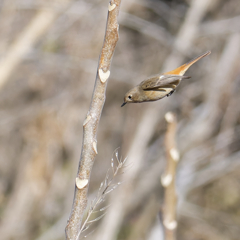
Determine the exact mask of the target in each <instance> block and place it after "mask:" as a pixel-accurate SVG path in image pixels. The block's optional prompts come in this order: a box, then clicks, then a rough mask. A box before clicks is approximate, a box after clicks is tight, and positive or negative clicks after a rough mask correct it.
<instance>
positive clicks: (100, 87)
mask: <svg viewBox="0 0 240 240" xmlns="http://www.w3.org/2000/svg"><path fill="white" fill-rule="evenodd" d="M120 3H121V0H111V1H110V3H109V6H108V18H107V26H106V32H105V39H104V43H103V48H102V52H101V55H100V60H99V65H98V69H97V76H96V81H95V87H94V91H93V96H92V102H91V105H90V109H89V112H88V114H87V117H86V119H85V121H84V123H83V144H82V153H81V157H80V162H79V167H78V173H77V178H76V186H75V194H74V199H73V205H72V211H71V214H70V218H69V220H68V223H67V226H66V239H77V238H78V232H79V231H80V226H81V222H82V218H83V214H84V211H85V209H86V207H87V192H88V183H89V178H90V174H91V170H92V166H93V163H94V160H95V156H96V155H97V128H98V123H99V120H100V117H101V113H102V108H103V105H104V102H105V91H106V87H107V80H108V78H109V76H110V65H111V61H112V56H113V53H114V50H115V47H116V44H117V41H118V27H119V25H118V22H117V16H118V12H119V8H120Z"/></svg>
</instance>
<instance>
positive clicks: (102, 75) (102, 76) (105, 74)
mask: <svg viewBox="0 0 240 240" xmlns="http://www.w3.org/2000/svg"><path fill="white" fill-rule="evenodd" d="M98 75H99V78H100V80H101V82H102V83H105V82H106V81H107V80H108V78H109V76H110V71H109V70H108V71H107V72H104V71H103V70H102V68H100V69H99V70H98Z"/></svg>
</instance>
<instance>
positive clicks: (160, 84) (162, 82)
mask: <svg viewBox="0 0 240 240" xmlns="http://www.w3.org/2000/svg"><path fill="white" fill-rule="evenodd" d="M187 78H190V77H188V76H181V75H175V74H168V75H161V76H159V75H158V76H154V77H151V78H149V79H147V80H144V81H142V82H141V83H140V86H141V87H142V89H143V90H150V89H156V88H172V87H173V85H175V86H174V87H173V88H174V89H175V88H176V86H177V85H178V84H179V82H180V81H181V80H182V79H187Z"/></svg>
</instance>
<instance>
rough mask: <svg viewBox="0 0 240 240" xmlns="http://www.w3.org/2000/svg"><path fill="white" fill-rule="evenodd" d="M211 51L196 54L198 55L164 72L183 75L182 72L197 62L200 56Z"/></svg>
mask: <svg viewBox="0 0 240 240" xmlns="http://www.w3.org/2000/svg"><path fill="white" fill-rule="evenodd" d="M210 53H211V51H207V52H205V53H204V54H202V55H200V56H198V57H195V58H193V59H192V60H190V61H189V62H187V63H185V64H183V65H182V66H180V67H178V68H176V69H174V70H172V71H170V72H166V73H164V74H176V75H181V76H182V75H184V73H185V72H186V71H187V70H188V69H189V68H190V67H191V66H192V65H193V64H194V63H195V62H197V61H198V60H200V59H201V58H203V57H205V56H207V55H209V54H210Z"/></svg>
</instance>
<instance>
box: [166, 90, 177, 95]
mask: <svg viewBox="0 0 240 240" xmlns="http://www.w3.org/2000/svg"><path fill="white" fill-rule="evenodd" d="M174 92H175V89H174V90H172V91H171V92H170V93H168V94H167V97H170V96H171V95H172V94H173V93H174Z"/></svg>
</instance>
